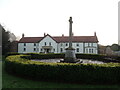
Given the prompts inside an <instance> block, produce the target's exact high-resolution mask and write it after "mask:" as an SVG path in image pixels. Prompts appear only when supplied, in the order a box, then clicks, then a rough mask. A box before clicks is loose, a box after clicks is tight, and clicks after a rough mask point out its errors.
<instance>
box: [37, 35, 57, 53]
mask: <svg viewBox="0 0 120 90" xmlns="http://www.w3.org/2000/svg"><path fill="white" fill-rule="evenodd" d="M45 42H46V46H50V45H49V43H51V46H52V49H51V52H54V49H55V52H54V53H57V43H56V41H54V40H53V39H52V38H51V37H49V36H46V37H45V38H44V39H43V40H41V41H40V42H39V52H44V50H42V51H41V49H42V46H45Z"/></svg>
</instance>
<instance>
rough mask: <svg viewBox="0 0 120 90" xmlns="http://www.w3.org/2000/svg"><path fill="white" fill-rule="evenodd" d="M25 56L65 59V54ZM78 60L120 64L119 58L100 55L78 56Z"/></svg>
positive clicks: (30, 57) (31, 54) (30, 55)
mask: <svg viewBox="0 0 120 90" xmlns="http://www.w3.org/2000/svg"><path fill="white" fill-rule="evenodd" d="M24 55H29V57H24V58H27V59H55V58H64V57H65V54H64V53H58V54H54V53H48V54H38V53H27V54H24ZM76 58H77V59H90V60H97V61H103V62H119V63H120V57H118V56H106V55H99V54H76Z"/></svg>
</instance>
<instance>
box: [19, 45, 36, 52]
mask: <svg viewBox="0 0 120 90" xmlns="http://www.w3.org/2000/svg"><path fill="white" fill-rule="evenodd" d="M25 44H26V46H24V43H19V44H18V53H37V52H38V49H37V43H36V46H34V43H25ZM24 48H26V50H25V51H24ZM34 48H36V51H34Z"/></svg>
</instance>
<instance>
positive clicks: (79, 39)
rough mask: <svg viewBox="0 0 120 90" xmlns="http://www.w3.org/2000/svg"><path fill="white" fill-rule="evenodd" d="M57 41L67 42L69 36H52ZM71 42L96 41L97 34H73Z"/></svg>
mask: <svg viewBox="0 0 120 90" xmlns="http://www.w3.org/2000/svg"><path fill="white" fill-rule="evenodd" d="M53 38H54V39H55V40H56V41H57V42H68V41H69V38H68V37H66V36H64V37H53ZM72 42H98V39H97V36H73V38H72Z"/></svg>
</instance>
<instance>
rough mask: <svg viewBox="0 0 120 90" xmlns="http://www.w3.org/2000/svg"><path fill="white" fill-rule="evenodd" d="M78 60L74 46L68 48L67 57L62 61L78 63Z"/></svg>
mask: <svg viewBox="0 0 120 90" xmlns="http://www.w3.org/2000/svg"><path fill="white" fill-rule="evenodd" d="M78 61H79V60H77V59H76V55H75V49H73V48H68V49H66V53H65V58H64V61H62V62H66V63H76V62H78Z"/></svg>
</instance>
